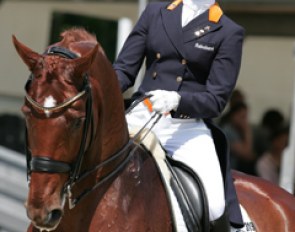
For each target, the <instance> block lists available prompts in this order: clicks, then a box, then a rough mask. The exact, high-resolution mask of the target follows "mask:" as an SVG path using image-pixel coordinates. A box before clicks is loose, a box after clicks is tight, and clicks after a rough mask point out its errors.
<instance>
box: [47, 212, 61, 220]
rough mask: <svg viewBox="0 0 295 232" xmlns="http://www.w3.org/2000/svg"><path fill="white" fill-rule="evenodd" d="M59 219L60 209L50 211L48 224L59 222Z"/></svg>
mask: <svg viewBox="0 0 295 232" xmlns="http://www.w3.org/2000/svg"><path fill="white" fill-rule="evenodd" d="M61 217H62V210H60V209H55V210H52V211H51V213H50V214H49V217H48V222H49V223H56V222H58V221H59V220H60V218H61Z"/></svg>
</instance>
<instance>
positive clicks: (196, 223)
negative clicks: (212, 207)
mask: <svg viewBox="0 0 295 232" xmlns="http://www.w3.org/2000/svg"><path fill="white" fill-rule="evenodd" d="M130 134H131V136H132V134H133V135H134V134H135V133H133V132H131V133H130ZM142 134H145V133H144V132H143V133H142ZM139 140H140V141H141V139H140V138H139ZM141 145H142V146H143V147H144V148H145V150H147V151H148V152H149V153H150V154H151V155H152V156H153V158H154V160H155V161H156V165H157V167H158V169H159V172H160V174H161V177H162V180H163V183H164V186H165V189H166V193H167V196H168V199H169V201H170V206H171V214H172V218H173V228H174V231H182V232H184V231H188V232H210V231H212V229H211V228H210V222H209V209H208V200H207V196H206V193H205V189H204V186H203V184H202V181H201V180H200V178H199V177H198V175H197V174H196V173H195V172H194V171H192V170H191V168H190V167H188V166H187V165H185V164H184V163H182V162H180V161H176V160H174V159H172V158H171V157H170V156H168V155H167V154H166V152H165V150H164V148H163V147H162V146H161V144H160V143H159V141H158V139H157V138H156V136H155V135H154V134H153V133H152V132H151V133H149V134H148V135H145V138H144V139H143V140H142V141H141ZM219 226H220V225H219ZM219 229H221V228H220V227H219ZM219 231H224V230H219ZM226 231H227V230H226Z"/></svg>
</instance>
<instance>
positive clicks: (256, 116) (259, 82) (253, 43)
mask: <svg viewBox="0 0 295 232" xmlns="http://www.w3.org/2000/svg"><path fill="white" fill-rule="evenodd" d="M294 42H295V38H292V37H270V36H268V37H266V36H263V37H260V36H248V37H246V39H245V42H244V49H243V58H242V59H243V60H242V66H241V72H240V76H239V80H238V83H237V87H238V88H239V89H241V90H242V91H243V92H244V93H245V95H246V99H247V102H248V104H249V108H250V118H251V121H252V122H258V121H260V118H261V116H262V114H263V113H264V112H265V110H267V109H269V108H276V109H279V110H281V111H282V113H283V114H284V116H285V117H286V118H289V116H290V112H291V107H292V98H293V88H294V86H293V82H294V77H295V76H294V74H295V69H294V68H295V63H294V57H293V56H294V55H293V48H294Z"/></svg>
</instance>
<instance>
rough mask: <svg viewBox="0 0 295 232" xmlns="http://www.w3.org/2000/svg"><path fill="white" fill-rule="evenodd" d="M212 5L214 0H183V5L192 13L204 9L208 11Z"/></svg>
mask: <svg viewBox="0 0 295 232" xmlns="http://www.w3.org/2000/svg"><path fill="white" fill-rule="evenodd" d="M214 3H215V0H183V5H185V6H187V7H188V8H190V9H192V10H194V11H198V10H200V9H204V8H206V9H209V7H210V6H211V5H213V4H214Z"/></svg>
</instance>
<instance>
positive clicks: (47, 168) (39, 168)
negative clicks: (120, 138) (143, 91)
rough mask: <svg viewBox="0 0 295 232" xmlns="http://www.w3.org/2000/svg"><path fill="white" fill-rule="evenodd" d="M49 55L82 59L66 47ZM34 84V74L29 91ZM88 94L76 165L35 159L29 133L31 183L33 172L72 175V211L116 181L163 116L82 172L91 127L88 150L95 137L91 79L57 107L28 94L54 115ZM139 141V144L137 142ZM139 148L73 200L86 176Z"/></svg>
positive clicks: (66, 191) (53, 49)
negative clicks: (119, 173) (42, 103)
mask: <svg viewBox="0 0 295 232" xmlns="http://www.w3.org/2000/svg"><path fill="white" fill-rule="evenodd" d="M44 54H45V55H59V56H62V57H64V58H68V59H75V58H78V56H77V55H76V54H75V53H73V52H71V51H69V50H67V49H65V48H62V47H50V48H49V50H47V51H46V52H45V53H44ZM31 81H33V77H32V75H31V76H30V78H29V80H28V82H27V84H26V89H27V88H28V86H29V84H30V82H31ZM84 95H86V96H87V101H86V120H85V122H84V127H83V135H82V140H81V144H80V149H79V152H78V156H77V160H76V161H75V162H74V163H72V164H71V163H67V162H62V161H58V160H53V159H50V158H48V157H45V156H38V157H32V154H31V152H30V150H29V146H28V133H27V132H26V154H27V178H28V182H29V183H30V176H31V173H32V172H46V173H69V179H68V181H67V182H66V183H65V186H64V188H63V196H64V197H68V203H69V208H70V209H72V208H74V207H75V206H76V205H77V203H78V202H79V201H80V200H81V199H82V198H84V197H85V196H87V195H88V194H89V193H90V192H92V191H93V190H95V189H96V188H98V187H99V186H101V185H102V184H103V183H105V182H106V181H108V180H110V179H111V178H113V177H114V176H115V175H116V174H118V172H119V171H120V170H122V169H123V167H124V166H125V165H126V164H127V163H128V162H129V160H130V158H131V157H132V155H133V154H134V152H135V151H136V150H137V149H138V148H139V147H140V146H139V144H140V141H139V142H138V137H139V135H140V134H141V133H142V132H143V130H144V129H145V128H146V126H147V125H148V124H149V123H150V122H151V121H152V120H153V119H154V118H155V117H156V116H157V118H156V120H155V121H154V123H153V125H152V127H153V126H154V125H155V124H156V123H157V122H158V120H159V119H160V118H161V115H159V114H156V113H155V114H154V115H153V116H152V117H151V119H150V120H149V121H148V122H147V123H146V124H145V125H144V126H143V128H141V129H140V130H139V131H138V133H137V134H136V135H135V136H134V138H132V139H129V141H128V142H127V143H126V144H125V145H124V146H123V147H122V148H121V149H120V150H119V151H118V152H117V153H115V154H113V155H112V156H110V157H109V158H108V159H106V160H104V161H102V162H101V163H99V164H98V165H96V166H95V167H94V168H92V169H90V170H88V171H85V172H84V173H82V174H81V173H80V172H81V166H82V162H83V158H84V155H85V153H86V151H87V149H86V141H87V134H88V131H89V128H90V126H91V125H90V124H92V126H91V137H90V144H89V145H88V147H90V146H91V142H92V138H93V114H92V95H91V87H90V85H89V80H88V75H87V74H84V89H83V90H82V91H81V92H80V93H78V94H77V95H76V96H74V97H72V98H69V99H67V100H65V101H64V102H63V103H61V104H59V105H57V106H54V107H44V106H42V105H40V104H39V103H38V102H36V101H35V100H33V99H32V98H31V97H30V96H28V95H26V100H27V101H28V103H30V104H31V105H32V106H33V107H34V108H36V109H38V110H41V111H43V112H44V113H45V114H48V113H51V112H53V111H58V110H61V109H63V108H65V107H68V106H70V105H71V104H72V103H74V102H75V101H77V100H78V99H80V98H81V97H83V96H84ZM147 97H148V96H144V97H143V98H142V100H139V101H137V102H136V103H135V104H133V107H134V105H136V104H138V103H140V102H141V101H143V100H144V99H145V98H147ZM152 127H151V128H150V129H149V130H148V131H146V132H145V133H146V134H145V135H144V136H143V137H142V139H141V141H142V140H143V139H144V138H145V136H146V135H147V134H148V133H149V132H150V131H151V129H152ZM136 141H137V142H136ZM132 145H135V146H134V147H133V149H132V150H131V151H130V152H129V153H128V155H127V156H126V157H125V158H124V160H123V161H122V162H121V163H120V164H119V165H118V166H117V167H116V168H115V169H114V170H113V171H112V172H110V173H108V174H107V175H105V176H103V177H102V178H101V179H100V180H99V181H98V182H97V183H96V184H95V185H94V186H92V187H91V188H89V189H86V190H84V191H83V192H82V193H81V194H80V195H79V196H78V197H76V198H73V197H72V195H73V194H72V188H73V186H74V185H75V184H77V183H79V182H81V181H82V180H84V179H85V178H86V177H88V176H89V175H90V174H92V173H93V172H95V171H97V170H98V169H100V168H102V167H104V166H105V165H107V164H109V163H110V162H112V161H114V160H116V159H117V158H119V157H121V156H122V155H123V154H125V153H126V152H128V150H129V148H130V147H131V146H132Z"/></svg>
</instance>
